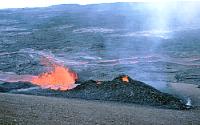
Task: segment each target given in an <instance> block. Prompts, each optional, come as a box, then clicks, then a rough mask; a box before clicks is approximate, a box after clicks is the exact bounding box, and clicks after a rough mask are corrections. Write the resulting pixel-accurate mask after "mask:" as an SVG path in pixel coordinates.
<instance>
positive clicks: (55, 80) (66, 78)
mask: <svg viewBox="0 0 200 125" xmlns="http://www.w3.org/2000/svg"><path fill="white" fill-rule="evenodd" d="M48 61H50V60H48ZM48 63H49V62H48ZM51 66H52V67H53V70H52V71H50V72H45V73H42V74H40V75H38V76H33V77H32V79H31V82H32V83H33V84H36V85H38V86H41V87H42V88H50V89H54V90H69V89H72V88H74V87H76V85H75V82H76V80H77V79H78V76H77V74H76V73H75V72H73V71H71V70H70V69H68V68H66V67H64V66H62V65H58V64H52V63H51Z"/></svg>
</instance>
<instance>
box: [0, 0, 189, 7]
mask: <svg viewBox="0 0 200 125" xmlns="http://www.w3.org/2000/svg"><path fill="white" fill-rule="evenodd" d="M163 1H169V0H0V9H3V8H24V7H45V6H50V5H57V4H82V5H85V4H94V3H113V2H163ZM170 1H176V0H170ZM179 1H183V0H179ZM184 1H185V0H184ZM186 1H191V0H186Z"/></svg>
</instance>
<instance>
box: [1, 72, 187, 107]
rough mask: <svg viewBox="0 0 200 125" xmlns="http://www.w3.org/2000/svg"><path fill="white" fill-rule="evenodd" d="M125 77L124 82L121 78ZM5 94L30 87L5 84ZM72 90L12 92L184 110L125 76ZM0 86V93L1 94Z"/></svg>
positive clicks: (82, 84)
mask: <svg viewBox="0 0 200 125" xmlns="http://www.w3.org/2000/svg"><path fill="white" fill-rule="evenodd" d="M124 77H126V78H127V79H128V82H127V81H123V80H122V78H124ZM5 84H6V87H5V86H4V85H3V86H4V90H5V91H9V90H12V89H19V88H26V87H32V86H31V85H30V84H29V83H17V84H15V85H14V84H13V83H10V84H8V83H5ZM77 84H79V85H78V86H77V87H76V88H74V89H71V90H67V91H59V90H50V89H33V90H30V91H15V92H14V93H22V94H32V95H42V96H55V97H64V98H65V97H67V98H81V99H87V100H103V101H118V102H126V103H137V104H144V105H153V106H159V107H163V108H171V109H187V108H188V107H187V106H186V105H185V102H184V101H183V100H181V99H179V98H177V97H174V96H172V95H170V94H167V93H163V92H160V91H159V90H157V89H155V88H153V87H151V86H149V85H147V84H145V83H143V82H140V81H136V80H133V79H131V78H130V77H128V76H126V75H121V76H119V77H117V78H115V79H113V80H112V81H94V80H89V81H84V82H81V81H79V82H77ZM1 87H2V86H0V91H1Z"/></svg>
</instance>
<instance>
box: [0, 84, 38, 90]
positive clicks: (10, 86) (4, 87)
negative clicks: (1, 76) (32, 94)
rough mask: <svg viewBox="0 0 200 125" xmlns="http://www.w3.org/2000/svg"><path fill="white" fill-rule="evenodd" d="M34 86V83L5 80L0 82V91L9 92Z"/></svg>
mask: <svg viewBox="0 0 200 125" xmlns="http://www.w3.org/2000/svg"><path fill="white" fill-rule="evenodd" d="M34 86H35V85H33V84H31V83H28V82H13V83H10V82H5V83H2V84H0V92H10V91H12V90H17V89H26V88H30V87H34Z"/></svg>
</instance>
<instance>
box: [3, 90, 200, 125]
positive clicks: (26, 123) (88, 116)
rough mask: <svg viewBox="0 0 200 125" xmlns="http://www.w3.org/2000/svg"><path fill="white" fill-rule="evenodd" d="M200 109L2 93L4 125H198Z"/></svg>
mask: <svg viewBox="0 0 200 125" xmlns="http://www.w3.org/2000/svg"><path fill="white" fill-rule="evenodd" d="M199 114H200V109H191V110H181V111H180V110H169V109H160V108H155V107H151V106H144V105H143V106H141V105H136V104H125V103H123V104H122V103H115V102H99V101H86V100H78V99H66V98H65V99H63V98H54V97H41V96H32V95H18V94H3V93H1V94H0V124H2V125H13V124H15V125H35V124H37V125H44V124H48V125H55V124H57V125H75V124H82V125H94V124H98V125H116V124H118V125H124V124H126V125H153V124H154V125H155V124H156V125H163V124H165V125H190V124H192V125H199V123H200V115H199Z"/></svg>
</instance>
